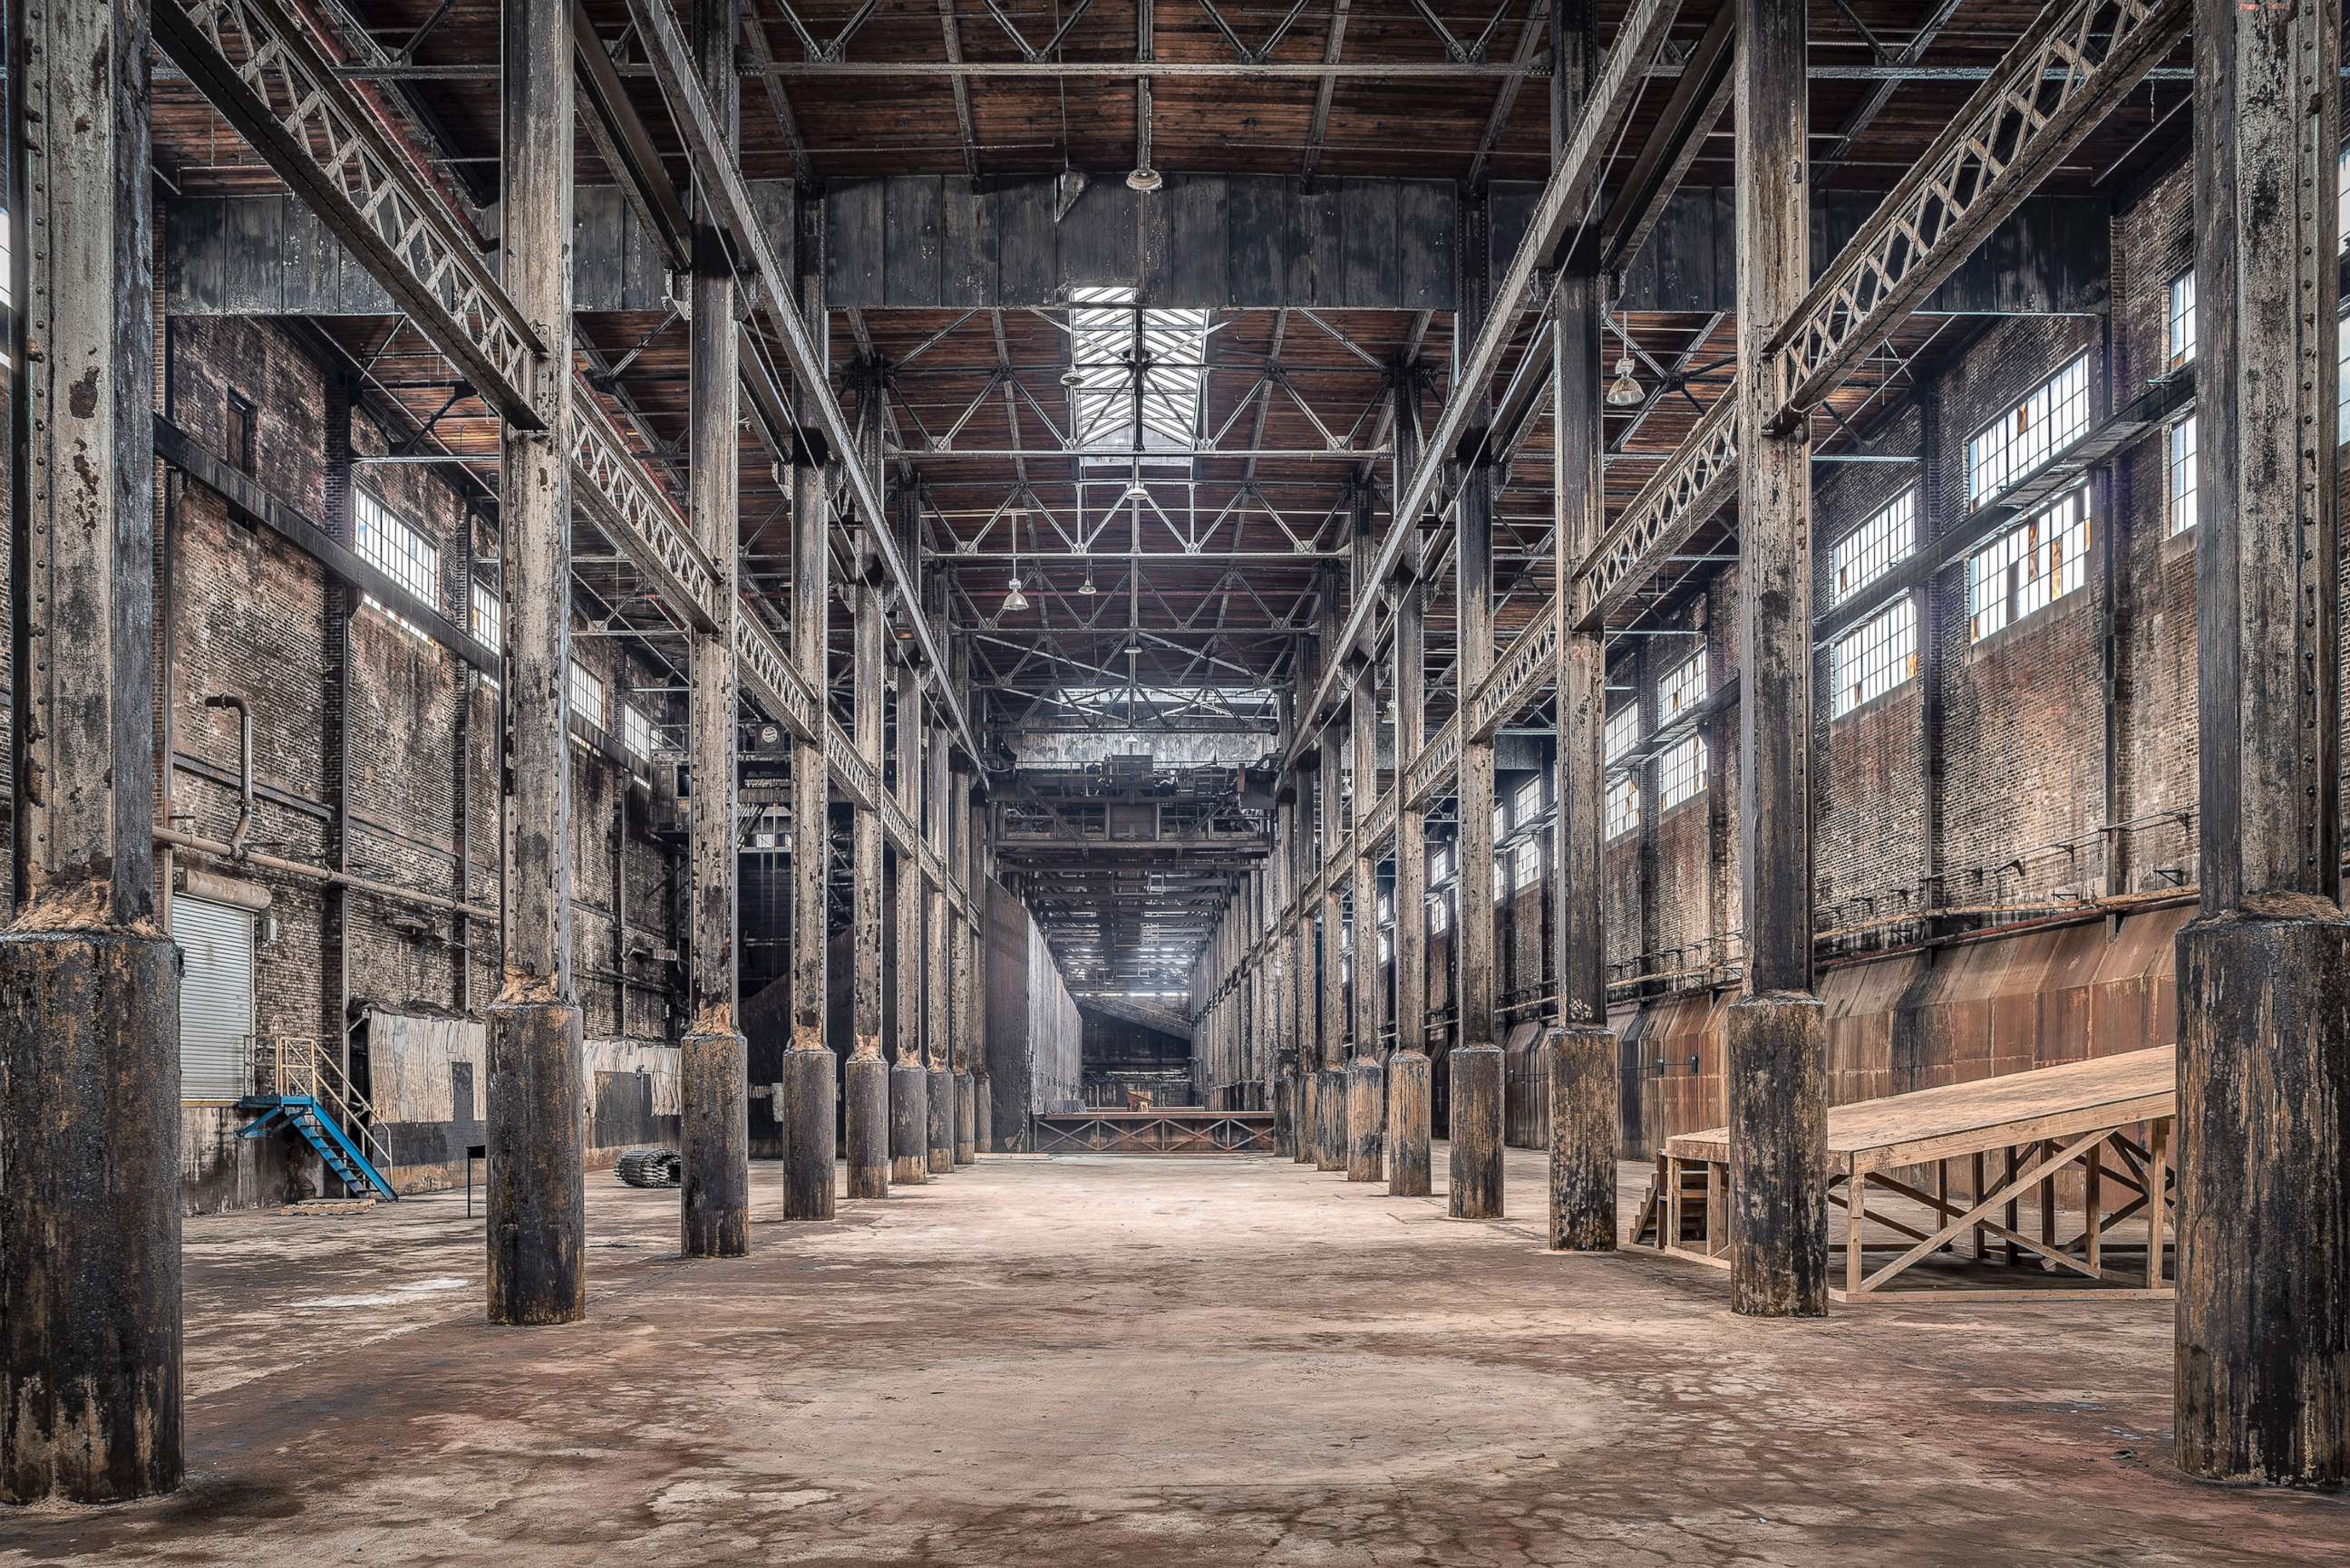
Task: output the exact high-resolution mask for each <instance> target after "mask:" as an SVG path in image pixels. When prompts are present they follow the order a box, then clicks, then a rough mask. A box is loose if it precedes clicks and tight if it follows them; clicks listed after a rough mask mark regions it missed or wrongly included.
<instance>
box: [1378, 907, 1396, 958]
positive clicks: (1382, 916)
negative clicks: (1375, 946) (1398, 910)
mask: <svg viewBox="0 0 2350 1568" xmlns="http://www.w3.org/2000/svg"><path fill="white" fill-rule="evenodd" d="M1393 957H1395V901H1394V899H1392V898H1389V897H1388V895H1387V894H1385V893H1382V894H1380V895H1379V961H1380V962H1381V963H1385V962H1387V961H1388V960H1389V959H1391V958H1393Z"/></svg>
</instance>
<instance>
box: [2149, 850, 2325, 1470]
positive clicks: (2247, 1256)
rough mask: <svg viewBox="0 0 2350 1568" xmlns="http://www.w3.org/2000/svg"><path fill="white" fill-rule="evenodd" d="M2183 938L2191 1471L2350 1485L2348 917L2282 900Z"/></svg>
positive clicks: (2184, 1337) (2181, 1265) (2185, 1446)
mask: <svg viewBox="0 0 2350 1568" xmlns="http://www.w3.org/2000/svg"><path fill="white" fill-rule="evenodd" d="M2178 1023H2179V1037H2178V1148H2179V1162H2178V1217H2179V1223H2178V1314H2177V1318H2176V1322H2177V1324H2178V1328H2177V1334H2178V1355H2177V1357H2176V1363H2175V1365H2176V1368H2177V1370H2176V1373H2175V1382H2174V1392H2175V1395H2176V1399H2177V1410H2176V1417H2177V1429H2178V1449H2177V1453H2178V1468H2179V1469H2182V1470H2184V1471H2185V1472H2187V1473H2188V1474H2189V1475H2191V1476H2197V1477H2199V1478H2201V1479H2203V1480H2244V1481H2262V1482H2267V1483H2269V1484H2272V1485H2287V1486H2322V1487H2330V1486H2335V1485H2338V1484H2340V1483H2341V1482H2342V1481H2344V1480H2350V1148H2345V1128H2350V920H2345V919H2344V917H2343V913H2342V911H2341V910H2340V909H2336V908H2335V907H2334V905H2333V904H2332V903H2331V902H2329V901H2327V900H2325V899H2322V898H2314V897H2309V896H2306V895H2291V894H2282V895H2280V894H2272V895H2269V896H2268V897H2267V898H2263V899H2262V909H2260V911H2259V912H2258V913H2254V912H2251V911H2248V910H2234V911H2230V913H2227V914H2223V915H2216V916H2206V917H2204V918H2203V919H2199V920H2196V921H2194V922H2193V923H2192V924H2190V925H2189V926H2188V927H2187V928H2186V929H2184V930H2182V931H2180V932H2179V933H2178Z"/></svg>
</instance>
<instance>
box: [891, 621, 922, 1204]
mask: <svg viewBox="0 0 2350 1568" xmlns="http://www.w3.org/2000/svg"><path fill="white" fill-rule="evenodd" d="M897 752H898V780H897V790H898V805H899V808H900V809H901V810H902V811H904V812H905V814H906V820H907V821H908V822H910V823H913V824H915V825H916V831H917V832H919V831H920V824H921V822H922V685H921V680H920V676H919V675H918V674H917V673H916V672H915V671H914V670H913V669H912V668H911V667H901V668H900V669H899V671H898V744H897ZM891 897H892V898H893V900H894V901H895V903H896V905H897V909H896V914H897V924H898V941H897V961H896V973H897V977H898V1019H897V1040H896V1044H897V1058H896V1061H895V1062H894V1063H893V1064H892V1065H891V1066H890V1069H889V1179H890V1180H891V1181H893V1182H897V1183H899V1184H900V1185H920V1183H922V1182H925V1181H928V1180H929V1179H931V1155H930V1148H931V1131H930V1128H931V1112H930V1103H931V1075H930V1072H929V1070H928V1069H927V1068H926V1067H924V1066H923V1064H922V977H923V974H924V971H926V970H927V969H928V968H929V967H930V966H929V965H928V963H927V962H926V961H924V960H923V958H922V867H921V862H920V859H918V858H917V857H916V856H915V855H914V853H913V852H912V849H911V847H910V846H909V849H908V851H907V853H905V854H902V855H900V856H899V857H898V873H897V881H896V885H895V887H894V888H892V889H891Z"/></svg>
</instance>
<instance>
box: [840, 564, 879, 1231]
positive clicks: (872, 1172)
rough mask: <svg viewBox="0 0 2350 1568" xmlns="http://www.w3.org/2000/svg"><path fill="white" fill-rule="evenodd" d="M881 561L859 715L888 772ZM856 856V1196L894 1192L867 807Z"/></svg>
mask: <svg viewBox="0 0 2350 1568" xmlns="http://www.w3.org/2000/svg"><path fill="white" fill-rule="evenodd" d="M878 577H879V562H878V561H876V562H872V563H871V565H870V569H869V570H868V572H866V573H865V574H863V580H861V581H859V582H858V585H857V592H856V610H855V615H856V634H855V647H854V651H853V653H852V654H851V664H852V668H853V677H852V679H853V680H854V681H855V694H854V697H853V699H852V719H853V722H854V725H855V731H856V733H855V740H856V742H857V750H858V754H859V755H861V756H862V757H864V758H865V760H866V761H867V762H868V763H872V764H873V776H874V777H875V778H877V779H879V778H880V777H881V776H882V772H881V748H882V724H881V693H882V688H883V687H884V686H886V685H887V684H888V683H889V661H888V651H887V649H886V646H885V644H884V641H883V638H882V613H881V590H880V588H879V587H877V586H875V583H876V579H878ZM855 834H856V837H855V842H854V843H853V845H852V846H851V848H850V853H851V856H852V857H853V858H854V860H855V862H856V863H855V865H854V866H853V867H852V868H851V869H852V871H853V873H854V876H855V878H856V881H855V886H854V888H853V891H852V892H851V894H850V901H851V904H852V909H851V912H850V915H849V928H850V932H851V935H850V938H849V943H850V949H851V954H852V959H851V961H852V962H853V964H854V966H855V972H854V974H853V976H852V979H851V982H850V988H849V989H850V1009H851V1012H852V1015H853V1016H852V1017H851V1019H850V1022H849V1048H848V1061H847V1063H846V1064H844V1065H843V1067H842V1069H841V1077H842V1093H843V1095H844V1096H846V1098H847V1105H846V1106H845V1107H844V1116H843V1124H844V1131H845V1133H846V1137H847V1145H848V1149H847V1154H848V1196H850V1197H851V1198H887V1197H889V1061H888V1059H887V1058H885V1057H884V1056H883V1055H882V1054H881V814H880V812H879V811H866V810H863V809H861V808H860V809H859V810H858V813H857V826H856V829H855Z"/></svg>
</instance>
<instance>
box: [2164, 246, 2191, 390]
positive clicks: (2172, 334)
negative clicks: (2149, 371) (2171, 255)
mask: <svg viewBox="0 0 2350 1568" xmlns="http://www.w3.org/2000/svg"><path fill="white" fill-rule="evenodd" d="M2163 322H2164V326H2163V348H2164V350H2165V352H2166V354H2167V356H2168V362H2169V367H2170V369H2174V370H2176V369H2178V367H2180V366H2181V365H2184V364H2186V363H2187V362H2188V361H2189V359H2192V358H2195V274H2194V273H2193V272H2192V271H2191V270H2190V271H2188V272H2182V273H2180V274H2179V275H2178V276H2177V277H2174V278H2172V279H2171V280H2170V301H2169V305H2168V307H2167V308H2166V309H2165V311H2164V312H2163Z"/></svg>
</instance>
